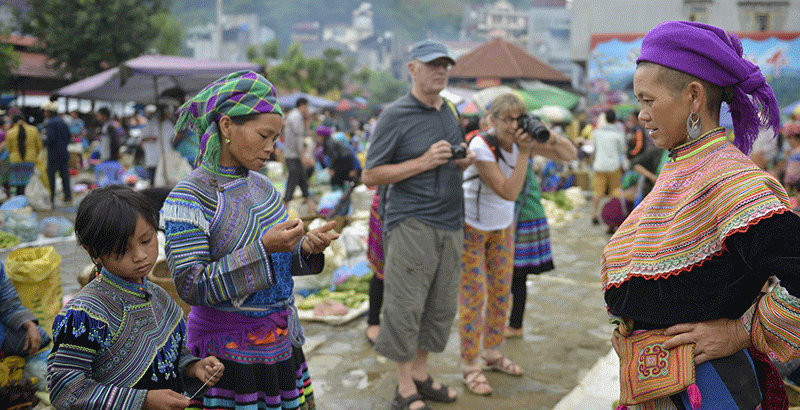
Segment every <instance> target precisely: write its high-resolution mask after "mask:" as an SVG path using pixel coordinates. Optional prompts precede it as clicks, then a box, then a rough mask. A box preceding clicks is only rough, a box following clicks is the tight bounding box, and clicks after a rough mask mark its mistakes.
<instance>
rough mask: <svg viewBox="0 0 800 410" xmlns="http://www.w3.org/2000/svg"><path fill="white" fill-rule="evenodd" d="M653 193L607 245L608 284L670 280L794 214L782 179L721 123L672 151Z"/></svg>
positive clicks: (604, 274) (604, 269)
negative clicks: (734, 240)
mask: <svg viewBox="0 0 800 410" xmlns="http://www.w3.org/2000/svg"><path fill="white" fill-rule="evenodd" d="M670 155H671V157H672V158H673V159H672V160H671V161H669V162H668V163H667V164H665V165H664V168H663V169H662V171H661V174H660V175H659V176H658V180H657V181H656V184H655V187H654V188H653V191H652V192H651V193H650V194H649V195H648V196H647V197H645V199H644V200H643V201H642V203H640V204H639V206H637V207H636V208H635V209H634V210H633V212H632V213H631V215H630V216H629V217H628V218H627V219H626V220H625V222H624V223H623V224H622V226H620V227H619V229H618V230H617V232H616V233H615V234H614V236H613V237H612V238H611V240H610V241H609V243H608V245H606V247H605V249H604V250H603V257H602V273H601V280H602V284H603V289H604V290H606V289H608V288H610V287H611V286H619V285H620V284H622V283H623V282H625V281H626V280H628V279H630V278H632V277H634V276H639V277H643V278H646V279H658V278H666V277H669V276H670V275H677V274H679V273H680V272H682V271H686V270H689V269H691V268H692V267H694V266H697V265H700V264H702V263H703V262H704V261H705V260H707V259H709V258H711V257H712V256H714V255H716V254H719V253H721V252H722V251H723V250H724V249H725V246H724V242H725V239H726V238H727V237H728V236H729V235H731V234H733V233H735V232H743V231H745V230H747V228H748V227H749V226H750V225H752V224H755V223H756V222H758V221H759V220H760V219H762V218H766V217H769V216H771V215H773V214H776V213H782V212H787V211H790V207H789V199H788V197H787V195H786V192H785V191H784V189H783V187H782V186H781V185H780V183H779V182H778V181H776V180H775V178H773V177H772V176H770V175H769V174H767V173H766V172H764V171H762V170H760V169H759V168H758V167H757V166H756V165H755V164H753V163H752V161H750V159H748V158H747V156H745V155H744V154H743V153H742V152H741V151H740V150H738V149H737V148H736V147H735V146H733V145H732V144H731V143H730V142H729V141H728V140H727V139H726V138H725V132H724V129H722V128H718V129H716V130H714V131H711V132H709V133H708V134H706V135H705V136H703V137H701V138H698V139H697V140H696V141H694V142H690V143H688V144H686V145H684V146H681V147H678V148H676V149H675V150H673V152H672V153H671V154H670Z"/></svg>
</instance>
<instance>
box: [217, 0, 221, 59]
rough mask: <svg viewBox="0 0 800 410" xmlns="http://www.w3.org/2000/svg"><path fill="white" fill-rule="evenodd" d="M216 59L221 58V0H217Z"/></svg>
mask: <svg viewBox="0 0 800 410" xmlns="http://www.w3.org/2000/svg"><path fill="white" fill-rule="evenodd" d="M217 59H218V60H222V0H217Z"/></svg>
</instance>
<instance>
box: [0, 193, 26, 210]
mask: <svg viewBox="0 0 800 410" xmlns="http://www.w3.org/2000/svg"><path fill="white" fill-rule="evenodd" d="M26 206H28V197H26V196H25V195H17V196H12V197H11V198H10V199H9V200H8V201H5V202H3V205H0V210H2V211H11V210H14V209H21V208H25V207H26Z"/></svg>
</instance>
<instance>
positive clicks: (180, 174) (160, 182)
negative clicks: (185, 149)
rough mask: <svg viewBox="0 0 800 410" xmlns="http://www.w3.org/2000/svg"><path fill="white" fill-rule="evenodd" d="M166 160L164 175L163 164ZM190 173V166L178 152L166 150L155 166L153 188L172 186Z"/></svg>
mask: <svg viewBox="0 0 800 410" xmlns="http://www.w3.org/2000/svg"><path fill="white" fill-rule="evenodd" d="M165 159H166V170H167V172H166V175H164V168H165V167H164V163H165V161H164V160H165ZM191 172H192V166H191V165H190V164H189V161H187V160H186V158H184V157H183V156H182V155H181V154H180V153H179V152H178V151H175V150H168V151H166V152H165V153H164V154H163V155H162V156H161V157H160V158H159V159H158V165H157V166H156V177H155V182H154V185H155V186H174V185H175V184H177V183H178V182H180V181H181V180H182V179H183V178H184V177H185V176H187V175H189V173H191Z"/></svg>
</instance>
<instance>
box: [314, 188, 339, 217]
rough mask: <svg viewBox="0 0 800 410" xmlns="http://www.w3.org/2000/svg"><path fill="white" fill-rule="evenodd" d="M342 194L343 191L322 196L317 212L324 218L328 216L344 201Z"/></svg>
mask: <svg viewBox="0 0 800 410" xmlns="http://www.w3.org/2000/svg"><path fill="white" fill-rule="evenodd" d="M342 193H343V192H342V191H332V192H328V193H326V194H324V195H322V196H321V197H320V198H319V203H317V212H318V213H319V214H320V215H322V216H328V215H329V214H330V213H331V211H332V210H333V208H335V207H336V204H338V203H339V201H340V200H341V199H342Z"/></svg>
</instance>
